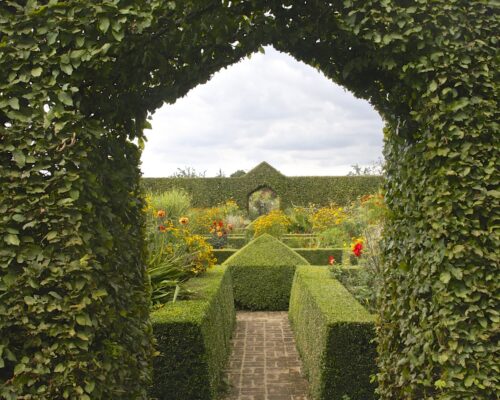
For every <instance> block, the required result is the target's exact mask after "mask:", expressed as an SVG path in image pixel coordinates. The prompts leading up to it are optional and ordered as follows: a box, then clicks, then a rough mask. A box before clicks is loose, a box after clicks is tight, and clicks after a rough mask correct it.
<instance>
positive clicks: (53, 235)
mask: <svg viewBox="0 0 500 400" xmlns="http://www.w3.org/2000/svg"><path fill="white" fill-rule="evenodd" d="M57 236H58V233H57V232H56V231H50V232H49V233H47V235H45V239H47V240H48V241H49V242H50V241H51V240H54V239H55V238H56V237H57Z"/></svg>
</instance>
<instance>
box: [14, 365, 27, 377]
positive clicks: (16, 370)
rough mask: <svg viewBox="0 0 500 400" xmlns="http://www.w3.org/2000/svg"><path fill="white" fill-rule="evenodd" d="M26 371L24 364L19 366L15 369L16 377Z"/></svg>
mask: <svg viewBox="0 0 500 400" xmlns="http://www.w3.org/2000/svg"><path fill="white" fill-rule="evenodd" d="M25 370H26V365H24V364H17V365H16V366H15V367H14V375H19V374H21V373H22V372H24V371H25Z"/></svg>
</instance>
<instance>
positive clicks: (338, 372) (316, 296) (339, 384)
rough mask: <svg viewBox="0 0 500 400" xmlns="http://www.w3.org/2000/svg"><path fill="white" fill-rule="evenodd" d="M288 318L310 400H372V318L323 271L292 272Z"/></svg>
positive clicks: (373, 345) (302, 268)
mask: <svg viewBox="0 0 500 400" xmlns="http://www.w3.org/2000/svg"><path fill="white" fill-rule="evenodd" d="M289 317H290V321H291V324H292V328H293V331H294V334H295V339H296V343H297V349H298V351H299V353H300V354H301V358H302V361H303V365H304V370H305V372H306V374H307V376H308V378H309V383H310V391H311V394H312V398H313V399H314V400H330V399H341V398H342V397H343V396H349V398H350V399H351V400H370V399H375V395H374V389H375V387H374V385H373V384H372V383H370V375H372V374H374V373H375V372H376V367H375V365H376V364H375V359H376V351H375V344H374V343H372V339H373V338H374V336H375V326H374V323H375V318H374V316H373V315H371V314H370V313H368V311H366V310H365V309H364V308H363V307H362V306H361V305H360V304H359V303H358V302H357V301H356V300H355V299H354V298H353V297H352V295H351V294H350V293H349V292H348V291H347V289H346V288H344V286H342V284H341V283H340V282H338V281H336V280H335V279H332V278H331V277H330V276H329V271H328V269H327V268H324V267H313V266H300V267H298V268H297V271H296V274H295V278H294V282H293V286H292V293H291V298H290V311H289Z"/></svg>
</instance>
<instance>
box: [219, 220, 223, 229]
mask: <svg viewBox="0 0 500 400" xmlns="http://www.w3.org/2000/svg"><path fill="white" fill-rule="evenodd" d="M219 226H220V227H221V228H222V227H223V226H224V222H222V220H220V221H219Z"/></svg>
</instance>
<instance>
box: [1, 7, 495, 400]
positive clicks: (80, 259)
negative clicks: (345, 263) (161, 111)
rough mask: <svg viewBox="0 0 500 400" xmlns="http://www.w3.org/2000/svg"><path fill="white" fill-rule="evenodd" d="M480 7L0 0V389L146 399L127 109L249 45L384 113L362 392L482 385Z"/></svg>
mask: <svg viewBox="0 0 500 400" xmlns="http://www.w3.org/2000/svg"><path fill="white" fill-rule="evenodd" d="M495 11H498V10H497V9H496V6H495V5H494V2H490V1H487V0H478V1H474V2H471V1H469V0H432V1H431V0H422V1H418V2H405V1H399V2H394V1H380V0H377V1H375V0H343V1H340V0H335V1H331V2H323V1H319V0H300V1H293V2H292V1H274V0H271V1H263V0H250V1H249V0H246V1H243V0H234V1H228V0H218V1H215V0H214V1H205V0H203V1H201V0H191V1H183V2H176V1H159V0H155V1H138V0H127V1H112V0H103V1H99V2H96V1H89V0H85V1H83V0H79V1H66V2H61V1H57V0H40V1H36V0H25V1H4V2H1V3H0V49H1V52H0V94H1V97H0V162H1V165H2V168H1V170H0V213H1V218H0V243H1V246H0V278H1V279H0V301H1V302H0V357H1V358H0V397H3V398H6V399H16V398H32V399H63V398H71V399H82V400H84V399H89V398H93V399H101V398H102V399H105V398H113V399H131V398H138V399H139V398H146V386H147V381H148V377H149V366H150V360H151V355H152V352H153V350H152V341H151V330H150V324H149V321H148V305H149V304H148V298H147V284H146V283H145V282H146V280H145V273H144V261H143V248H144V246H143V232H142V231H143V220H142V215H141V209H142V207H143V202H142V198H141V193H140V189H139V176H140V172H139V169H138V163H139V157H140V149H141V147H142V144H143V138H144V136H143V129H144V128H147V126H148V121H147V117H148V115H149V114H150V113H151V112H153V111H154V110H155V109H156V108H158V107H160V106H161V105H162V103H163V102H164V101H166V102H174V101H175V100H176V99H177V98H179V97H180V96H183V95H184V94H185V93H187V91H189V90H190V89H191V88H192V87H194V86H196V85H198V84H202V83H204V82H206V81H207V80H208V79H209V78H210V76H211V74H212V73H214V72H216V71H218V70H219V69H221V68H223V67H225V66H227V65H229V64H231V63H234V62H236V61H237V60H239V59H240V58H241V57H243V56H245V55H247V54H250V53H252V52H254V51H256V50H257V49H258V48H259V47H260V46H262V45H266V44H272V45H274V46H275V47H276V49H278V50H280V51H285V52H287V53H289V54H291V55H292V56H294V57H295V58H297V59H298V60H301V61H304V62H306V63H307V64H309V65H312V66H314V67H317V68H319V69H320V70H321V71H323V72H324V73H325V75H326V76H327V77H329V78H330V79H332V80H333V81H335V82H337V83H339V84H342V85H344V86H345V87H346V88H348V89H349V90H351V91H352V92H353V93H354V94H355V95H356V96H358V97H361V98H364V99H367V100H369V101H370V102H371V103H372V104H373V105H374V106H375V107H376V109H377V110H378V111H379V112H380V114H381V115H382V116H383V118H384V120H385V121H386V130H385V157H386V161H387V173H388V179H387V182H386V191H387V198H388V205H389V208H390V210H391V218H390V222H389V226H388V228H387V234H386V241H385V248H386V250H385V259H386V263H385V269H384V281H385V286H384V289H383V293H382V301H381V305H380V306H381V315H380V318H381V320H380V324H379V328H378V330H379V332H378V333H379V341H378V350H379V354H380V355H379V360H378V363H379V368H380V372H379V374H378V384H379V389H378V390H379V393H380V395H381V397H382V398H385V399H403V398H404V399H421V398H429V399H430V398H434V399H436V398H439V399H456V398H461V399H486V398H489V396H490V395H491V393H494V392H495V391H498V390H499V389H500V387H499V385H500V384H499V381H498V379H499V378H498V370H497V368H498V367H497V365H496V360H495V359H494V355H495V352H498V331H499V329H498V328H499V320H498V313H497V309H498V301H497V298H496V297H494V294H495V293H498V278H496V275H495V274H496V273H497V267H498V252H496V250H497V249H498V244H499V242H500V241H499V237H498V230H495V229H494V227H495V224H497V220H495V218H496V217H495V215H497V214H495V211H498V198H499V192H498V190H497V185H498V175H497V174H496V166H497V165H498V148H499V147H498V145H499V143H498V141H499V139H498V135H495V132H496V131H497V129H498V127H497V124H496V122H495V121H496V120H498V111H497V110H498V105H497V102H496V97H495V94H496V93H495V92H496V86H495V85H496V83H495V76H494V75H495V71H496V70H497V66H498V64H497V63H496V62H495V60H496V58H495V57H497V55H496V46H497V34H496V33H497V32H498V31H499V26H498V24H499V23H498V18H496V17H495ZM496 61H497V60H496ZM136 141H137V142H138V143H139V144H138V145H136V144H135V143H136Z"/></svg>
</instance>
